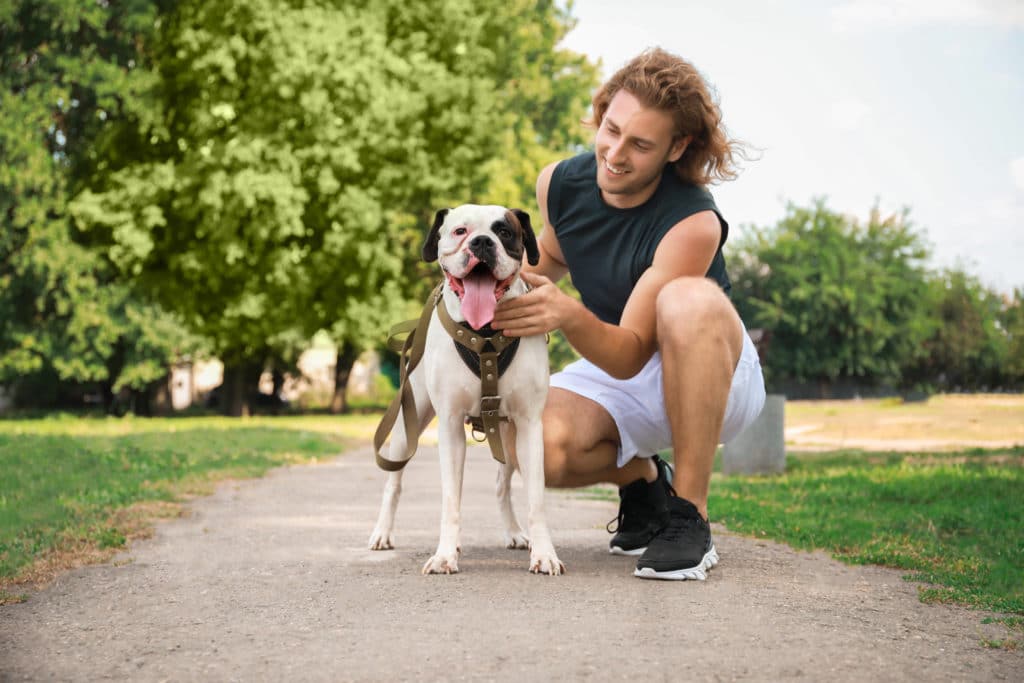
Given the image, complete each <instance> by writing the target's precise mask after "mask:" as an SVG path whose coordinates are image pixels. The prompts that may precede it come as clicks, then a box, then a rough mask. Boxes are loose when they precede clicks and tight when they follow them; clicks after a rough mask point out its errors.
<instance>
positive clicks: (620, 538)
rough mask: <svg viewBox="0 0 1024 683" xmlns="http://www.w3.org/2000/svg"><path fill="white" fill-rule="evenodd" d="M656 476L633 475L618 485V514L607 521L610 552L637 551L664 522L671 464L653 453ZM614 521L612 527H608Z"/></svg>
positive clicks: (670, 485)
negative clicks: (643, 477)
mask: <svg viewBox="0 0 1024 683" xmlns="http://www.w3.org/2000/svg"><path fill="white" fill-rule="evenodd" d="M654 463H655V465H656V466H657V468H658V478H657V479H656V480H654V481H653V482H651V483H647V481H646V480H644V479H637V480H636V481H634V482H633V483H631V484H627V485H626V486H623V487H621V488H620V489H619V514H618V516H617V517H616V518H615V519H613V520H612V521H610V522H608V526H607V529H608V533H614V534H615V535H614V536H612V540H611V541H610V542H609V543H608V552H610V553H611V554H612V555H640V554H641V553H643V551H644V550H645V549H646V548H647V544H648V543H649V542H650V541H651V539H652V538H654V535H655V534H657V533H658V531H660V530H661V528H662V527H664V526H665V525H666V524H668V497H669V492H670V491H671V490H672V466H671V465H669V464H668V463H667V462H665V461H664V460H662V459H661V458H659V457H658V456H654ZM612 524H615V525H616V526H615V528H614V529H613V528H612Z"/></svg>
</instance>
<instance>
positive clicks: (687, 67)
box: [587, 48, 745, 185]
mask: <svg viewBox="0 0 1024 683" xmlns="http://www.w3.org/2000/svg"><path fill="white" fill-rule="evenodd" d="M620 90H625V91H626V92H628V93H630V94H631V95H633V96H634V97H636V98H637V99H638V100H639V101H640V103H641V104H642V105H643V106H645V107H648V108H654V109H661V110H662V111H665V112H667V113H669V114H670V115H671V116H672V118H673V119H675V124H676V133H675V134H676V137H675V139H679V138H683V137H686V136H688V135H689V136H692V139H691V140H690V144H689V145H687V146H686V151H685V152H683V156H682V157H680V158H679V160H678V161H676V162H675V168H676V173H677V174H678V175H679V177H680V178H682V179H683V180H684V181H686V182H690V183H693V184H695V185H707V184H709V183H713V182H719V181H723V180H732V179H733V178H735V177H736V175H737V167H736V161H735V157H736V156H742V157H745V154H744V151H743V148H742V144H741V143H739V142H738V141H736V140H732V139H730V138H729V137H728V135H727V134H726V131H725V127H724V126H723V125H722V112H721V110H720V109H719V107H718V103H717V102H716V101H715V99H714V98H713V96H712V91H711V88H710V87H709V86H708V84H707V83H706V82H705V81H704V78H703V77H702V76H701V75H700V73H698V71H697V69H696V68H695V67H694V66H693V65H692V64H691V63H690V62H687V61H686V60H684V59H682V58H681V57H678V56H676V55H674V54H671V53H670V52H666V51H665V50H663V49H661V48H651V49H648V50H645V51H644V52H642V53H640V55H638V56H637V57H635V58H634V59H633V60H632V61H630V62H629V63H628V64H626V65H625V66H624V67H622V68H621V69H619V70H618V71H617V72H616V73H615V75H613V76H612V77H611V78H610V79H608V81H607V82H606V83H605V84H604V85H602V86H601V88H600V89H598V91H597V92H596V93H594V98H593V102H592V104H593V119H592V120H591V121H588V122H587V123H589V124H590V125H592V126H593V127H594V128H598V127H600V125H601V121H602V120H603V119H604V115H605V114H606V113H607V111H608V105H609V104H610V103H611V101H612V98H613V97H615V94H616V93H618V92H619V91H620Z"/></svg>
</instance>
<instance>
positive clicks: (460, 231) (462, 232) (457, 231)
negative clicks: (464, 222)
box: [452, 228, 469, 236]
mask: <svg viewBox="0 0 1024 683" xmlns="http://www.w3.org/2000/svg"><path fill="white" fill-rule="evenodd" d="M467 232H469V231H468V230H466V229H465V228H455V229H454V230H452V234H453V235H458V236H462V235H465V234H466V233H467Z"/></svg>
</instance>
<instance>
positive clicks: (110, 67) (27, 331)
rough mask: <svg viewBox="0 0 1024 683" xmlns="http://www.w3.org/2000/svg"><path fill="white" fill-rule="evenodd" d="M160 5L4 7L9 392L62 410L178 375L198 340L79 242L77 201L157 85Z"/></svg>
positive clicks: (0, 366)
mask: <svg viewBox="0 0 1024 683" xmlns="http://www.w3.org/2000/svg"><path fill="white" fill-rule="evenodd" d="M153 16H154V11H153V7H152V6H151V4H150V3H148V2H111V3H104V4H97V3H94V2H83V1H81V0H49V1H43V2H16V3H13V4H8V5H5V6H4V8H3V9H0V83H2V86H0V109H2V110H3V112H4V116H3V118H2V119H0V155H2V163H0V220H2V221H3V229H2V230H0V383H4V384H8V383H12V384H14V385H15V390H16V395H18V396H19V397H20V398H21V402H22V403H25V402H26V401H27V402H30V403H32V404H34V405H43V406H45V405H53V404H55V403H58V402H60V401H61V400H62V399H64V398H67V397H68V396H69V395H73V394H75V393H81V391H83V390H84V388H85V387H88V386H90V385H98V386H99V387H100V388H101V389H102V390H103V393H104V395H105V397H106V402H107V405H108V407H110V404H111V400H112V396H113V394H114V393H115V392H116V391H119V390H120V389H122V388H130V389H133V390H135V391H136V392H144V391H145V390H146V389H147V388H149V387H150V385H152V384H153V383H154V382H155V381H157V380H159V379H161V378H163V377H165V376H166V374H167V372H168V368H169V364H170V362H171V361H173V359H174V358H175V355H176V353H178V352H180V351H182V350H186V349H184V348H183V347H184V346H186V345H187V344H188V339H187V337H186V336H185V335H182V334H180V333H179V332H178V329H179V327H178V324H177V322H176V321H175V320H173V319H172V318H170V317H168V315H167V314H165V313H164V312H163V311H161V310H159V309H157V308H155V307H152V306H150V305H148V304H146V303H145V302H143V301H141V300H140V299H139V298H138V297H137V296H136V295H135V294H134V293H133V292H132V290H131V289H130V288H129V287H127V286H125V285H123V284H118V283H115V282H113V278H112V274H111V272H110V271H109V270H108V269H107V268H105V267H104V265H103V263H102V262H101V261H100V260H99V259H97V258H96V257H95V255H94V254H93V253H92V252H91V251H89V250H88V249H86V248H83V246H82V245H81V244H79V243H78V242H77V241H76V238H77V235H76V234H75V233H74V231H73V230H72V229H71V227H70V225H69V218H68V210H67V197H68V196H69V195H71V194H72V193H73V192H74V188H75V186H76V184H77V183H79V182H80V181H81V178H82V177H83V176H85V175H87V174H88V172H89V168H90V162H89V157H90V155H91V154H92V150H93V149H94V145H95V142H96V140H97V139H98V138H99V137H100V136H101V135H102V133H103V132H104V131H105V130H107V129H109V128H110V127H111V126H112V125H113V124H114V122H115V121H116V120H117V119H120V118H123V117H127V116H138V115H140V112H139V111H137V110H136V109H135V107H137V106H138V101H137V100H136V99H135V98H133V97H132V93H133V92H135V91H136V90H137V89H138V88H139V87H140V85H141V84H142V83H144V82H145V81H146V79H147V75H146V74H145V73H144V72H143V71H141V70H139V69H138V68H137V65H136V62H135V61H134V59H133V55H135V54H136V50H137V46H136V44H137V42H139V41H141V40H142V39H143V36H144V35H145V32H146V30H147V29H146V27H147V26H149V25H151V24H152V20H153Z"/></svg>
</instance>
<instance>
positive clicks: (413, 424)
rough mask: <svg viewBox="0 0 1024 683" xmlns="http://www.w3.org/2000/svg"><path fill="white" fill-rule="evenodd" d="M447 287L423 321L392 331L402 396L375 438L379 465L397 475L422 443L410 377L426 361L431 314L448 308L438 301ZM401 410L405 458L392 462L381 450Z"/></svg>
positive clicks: (390, 337)
mask: <svg viewBox="0 0 1024 683" xmlns="http://www.w3.org/2000/svg"><path fill="white" fill-rule="evenodd" d="M443 284H444V283H441V284H439V285H438V286H437V287H435V288H434V291H433V292H431V294H430V297H429V298H428V299H427V302H426V304H424V306H423V313H421V314H420V318H419V320H406V321H403V322H400V323H398V324H397V325H395V326H394V327H392V328H391V330H390V331H389V332H388V342H387V344H388V348H390V349H391V350H392V351H395V352H397V353H398V354H399V359H398V366H399V380H398V393H397V394H395V398H394V400H392V401H391V405H389V406H388V409H387V410H386V411H385V412H384V416H383V417H382V418H381V419H380V424H378V425H377V431H376V432H375V433H374V435H373V453H374V455H375V456H376V458H377V466H378V467H380V468H381V469H382V470H386V471H388V472H396V471H398V470H400V469H402V468H403V467H405V466H406V464H408V462H409V459H410V458H412V456H413V454H414V453H415V452H416V446H417V441H418V440H417V439H413V438H412V436H413V435H414V434H419V416H418V415H417V414H416V399H415V397H414V396H413V394H412V387H411V386H409V375H410V374H412V371H413V370H414V369H416V366H417V365H419V364H420V360H421V359H422V358H423V349H424V348H426V345H427V327H429V325H430V316H431V314H432V313H433V312H434V309H435V308H437V309H438V310H441V309H444V306H438V305H437V302H438V299H439V298H440V297H441V287H442V286H443ZM405 333H408V336H407V337H406V338H405V341H404V342H402V341H399V339H398V337H399V335H401V334H405ZM399 409H401V410H402V423H403V426H404V427H405V457H404V458H403V459H401V460H388V459H386V458H384V457H383V456H381V454H380V450H381V447H383V446H384V441H385V440H386V439H387V438H388V434H390V433H391V429H392V428H393V427H394V426H395V422H396V421H397V420H398V411H399Z"/></svg>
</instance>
